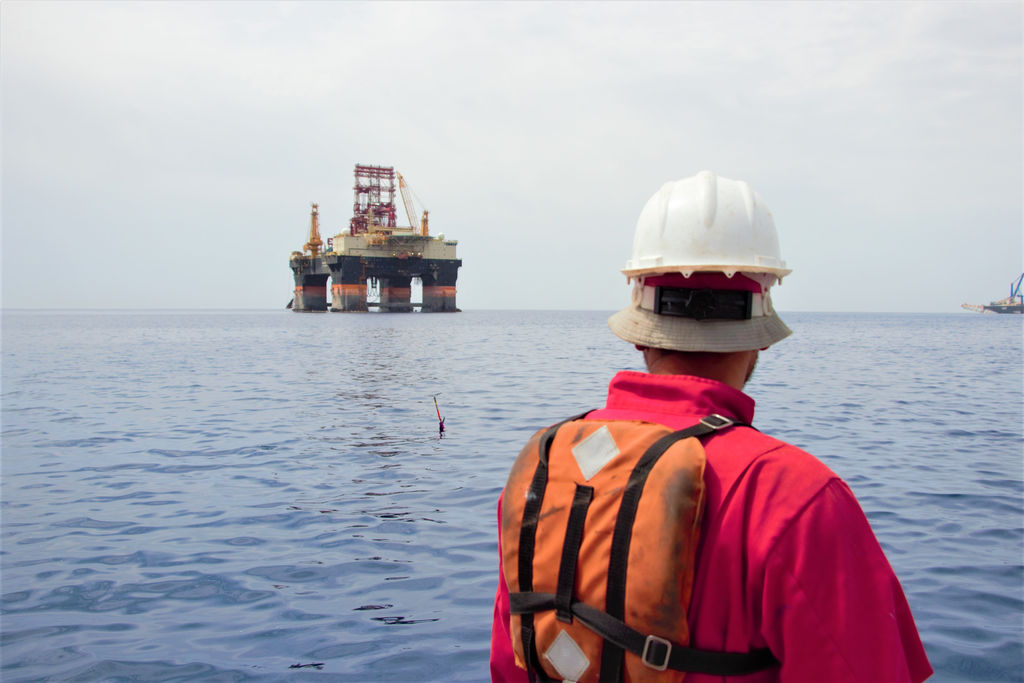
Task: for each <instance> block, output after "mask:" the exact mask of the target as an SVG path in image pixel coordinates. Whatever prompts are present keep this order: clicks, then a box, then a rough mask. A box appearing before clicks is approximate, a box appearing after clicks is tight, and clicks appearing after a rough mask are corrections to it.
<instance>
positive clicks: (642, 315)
mask: <svg viewBox="0 0 1024 683" xmlns="http://www.w3.org/2000/svg"><path fill="white" fill-rule="evenodd" d="M634 299H636V297H634ZM762 301H763V306H764V308H763V310H762V311H760V312H761V313H762V315H757V316H752V317H751V318H750V319H749V320H695V319H693V318H682V317H675V316H668V315H661V314H658V313H655V312H654V311H653V310H647V309H645V308H643V307H642V306H643V302H642V301H636V300H635V301H634V302H633V303H632V304H631V305H629V306H627V307H626V308H624V309H622V310H621V311H619V312H618V313H616V314H615V315H613V316H612V317H610V318H608V327H610V328H611V330H612V332H614V333H615V335H616V336H617V337H619V338H620V339H623V340H625V341H627V342H629V343H631V344H638V345H640V346H647V347H650V348H655V349H671V350H673V351H714V352H717V353H730V352H733V351H751V350H753V349H764V348H767V347H769V346H771V345H772V344H774V343H776V342H779V341H782V340H783V339H785V338H786V337H788V336H789V335H791V334H792V333H793V331H792V330H790V329H789V327H787V326H786V323H784V322H782V319H781V318H779V315H778V313H776V312H775V310H774V309H773V308H772V305H771V299H770V298H769V297H768V295H767V294H765V295H764V297H763V300H762Z"/></svg>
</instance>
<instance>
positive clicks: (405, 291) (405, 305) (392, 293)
mask: <svg viewBox="0 0 1024 683" xmlns="http://www.w3.org/2000/svg"><path fill="white" fill-rule="evenodd" d="M380 310H382V311H387V312H388V313H403V312H411V311H412V278H411V277H410V276H408V275H404V276H403V275H388V276H387V277H386V278H380Z"/></svg>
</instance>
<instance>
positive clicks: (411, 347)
mask: <svg viewBox="0 0 1024 683" xmlns="http://www.w3.org/2000/svg"><path fill="white" fill-rule="evenodd" d="M606 317H607V314H604V313H596V312H571V313H557V312H479V311H469V312H464V313H461V314H457V315H423V314H408V315H381V314H364V315H344V314H296V313H292V312H290V311H272V312H271V311H268V312H254V313H239V312H209V311H205V312H187V313H186V312H181V313H178V312H158V313H138V312H130V313H129V312H85V313H83V312H5V313H4V314H3V318H2V323H3V329H2V332H3V338H2V342H3V344H2V353H3V365H2V372H3V374H2V408H3V412H2V418H3V433H2V448H3V451H2V470H0V474H2V491H0V493H2V507H0V511H2V545H0V570H2V574H0V581H2V585H0V593H2V612H0V618H2V623H0V631H2V636H0V637H2V640H0V643H2V649H0V667H2V668H0V674H2V678H3V680H4V681H5V682H10V683H14V682H15V681H35V680H54V681H64V680H75V681H92V680H104V681H112V680H152V681H192V680H205V681H229V680H230V681H235V680H265V681H278V680H280V681H307V680H339V681H340V680H346V681H384V680H387V681H395V680H418V681H482V680H486V679H487V677H488V670H487V654H488V646H489V629H490V619H491V606H492V599H493V595H494V588H495V579H496V569H497V561H498V558H497V554H496V541H495V526H496V521H495V501H496V499H497V496H498V493H499V491H500V488H501V486H502V485H503V483H504V478H505V476H506V473H507V468H508V466H509V464H510V462H511V460H512V459H513V457H514V456H515V454H516V453H517V452H518V450H519V448H520V446H521V444H522V442H523V441H524V440H525V438H526V437H527V436H528V435H529V434H530V433H532V432H533V431H534V430H535V429H537V428H538V427H540V426H543V425H545V424H548V423H550V422H553V421H555V420H556V419H558V418H562V417H566V416H569V415H572V414H575V413H577V412H579V411H580V410H581V409H585V408H589V407H596V406H599V405H600V404H601V403H602V401H603V399H604V394H605V390H606V383H607V380H608V379H609V378H610V376H611V374H612V372H613V371H614V370H616V369H624V368H632V369H640V365H639V361H640V359H639V354H638V353H636V352H635V351H634V350H633V349H632V348H631V347H630V346H629V345H628V344H625V343H623V342H620V341H619V340H617V339H616V338H615V337H614V336H613V335H612V334H611V333H610V332H609V331H608V329H607V327H606V325H605V318H606ZM784 317H785V319H786V320H787V322H788V323H789V324H790V326H791V327H792V328H793V329H794V331H795V332H796V334H795V335H794V336H793V337H791V338H790V339H787V340H786V341H784V342H782V343H781V344H779V345H778V346H777V347H776V348H774V349H772V350H770V351H769V352H767V353H765V354H762V360H761V363H760V366H759V368H758V371H757V373H756V375H755V377H754V379H753V380H752V382H751V384H750V385H749V387H748V390H749V392H750V393H751V394H752V395H753V396H754V397H755V398H756V399H757V400H758V414H757V419H756V421H755V423H756V424H757V426H758V427H759V428H761V429H762V431H765V432H768V433H771V434H773V435H776V436H778V437H780V438H783V439H786V440H788V441H790V442H792V443H795V444H797V445H799V446H802V447H804V448H806V449H807V450H810V451H811V452H813V453H815V454H816V455H818V456H819V457H820V458H821V459H822V460H824V461H825V462H826V463H827V464H828V465H829V466H830V467H832V468H833V469H834V470H835V471H836V472H838V473H839V474H840V475H841V476H843V477H844V478H845V479H846V480H847V481H848V482H849V483H850V485H851V486H852V488H853V490H854V492H855V493H856V494H857V496H858V498H859V499H860V501H861V504H862V505H863V507H864V508H865V510H866V512H867V514H868V517H869V518H870V519H871V522H872V525H873V527H874V529H875V531H876V533H877V535H878V537H879V539H880V541H881V542H882V545H883V546H884V548H885V550H886V552H887V554H888V557H889V559H890V561H891V563H892V564H893V566H894V568H895V569H896V572H897V574H898V575H899V576H900V578H901V580H902V582H903V585H904V588H905V589H906V592H907V594H908V597H909V600H910V604H911V607H912V609H913V611H914V614H915V616H916V617H917V621H918V625H919V627H920V630H921V634H922V637H923V640H924V642H925V646H926V648H927V650H928V653H929V656H930V658H931V661H932V664H933V666H934V667H935V669H936V676H935V678H934V680H938V681H956V680H959V681H981V680H1018V681H1019V680H1024V678H1022V673H1021V672H1022V671H1024V646H1022V637H1024V636H1022V633H1024V550H1022V549H1024V485H1022V468H1024V453H1022V433H1021V432H1022V400H1021V399H1022V326H1021V322H1022V320H1021V318H1020V317H1009V316H986V315H969V314H951V315H871V314H857V315H841V314H790V315H788V316H784ZM435 395H436V396H437V400H438V403H439V405H440V408H441V412H442V414H444V415H445V416H446V425H447V427H448V430H447V438H445V439H443V440H441V439H439V438H438V434H437V419H436V415H435V409H434V402H433V397H434V396H435ZM296 665H300V666H299V667H296ZM313 665H315V666H313ZM293 667H295V668H293Z"/></svg>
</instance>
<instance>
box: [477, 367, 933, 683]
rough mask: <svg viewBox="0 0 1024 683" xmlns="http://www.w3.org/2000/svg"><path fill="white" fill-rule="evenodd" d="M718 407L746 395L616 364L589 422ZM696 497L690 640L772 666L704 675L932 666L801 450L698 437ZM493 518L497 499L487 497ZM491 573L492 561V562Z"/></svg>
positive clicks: (892, 588) (507, 648) (509, 668)
mask: <svg viewBox="0 0 1024 683" xmlns="http://www.w3.org/2000/svg"><path fill="white" fill-rule="evenodd" d="M712 413H719V414H721V415H725V416H727V417H731V418H733V419H736V420H738V421H741V422H745V423H747V424H750V423H751V422H752V420H753V417H754V401H753V399H751V398H750V397H749V396H747V395H746V394H744V393H743V392H741V391H738V390H736V389H734V388H732V387H730V386H727V385H725V384H722V383H720V382H716V381H714V380H708V379H703V378H699V377H689V376H680V375H650V374H645V373H640V372H620V373H619V374H618V375H616V376H615V378H614V379H613V380H612V383H611V386H610V387H609V390H608V403H607V405H606V406H605V408H603V409H601V410H596V411H594V412H592V413H590V414H589V415H588V416H587V419H594V420H645V421H648V422H655V423H660V424H663V425H665V426H667V427H670V428H672V429H683V428H685V427H689V426H691V425H693V424H695V423H696V422H697V421H699V420H700V418H702V417H704V416H706V415H709V414H712ZM704 448H705V450H706V452H707V466H706V469H705V475H704V476H705V486H706V500H707V507H706V509H705V512H704V520H703V523H702V526H701V538H700V545H699V547H698V550H697V570H696V575H695V579H694V588H693V597H692V599H691V602H690V605H689V613H688V622H689V625H690V631H691V642H690V645H691V647H696V648H700V649H703V650H717V651H731V652H746V651H748V650H752V649H756V648H763V647H768V648H770V649H771V651H772V653H773V654H774V655H775V657H776V658H777V659H778V660H779V661H780V662H781V667H779V668H776V669H771V670H767V671H762V672H759V673H756V674H751V675H749V676H745V677H730V678H728V679H723V677H721V676H709V675H704V674H695V673H690V674H687V675H686V681H687V683H707V682H709V681H721V680H728V681H743V682H744V683H749V682H752V681H758V682H760V681H827V682H830V683H831V682H833V681H864V682H870V683H888V682H890V681H891V682H897V681H910V682H911V683H917V682H918V681H923V680H924V679H926V678H927V677H928V676H930V675H931V673H932V668H931V666H930V665H929V663H928V659H927V657H926V655H925V652H924V647H923V646H922V644H921V639H920V637H919V636H918V634H917V627H916V626H915V624H914V618H913V616H912V615H911V613H910V608H909V606H908V605H907V600H906V598H905V597H904V595H903V589H902V588H901V587H900V584H899V581H898V580H897V578H896V576H895V574H893V571H892V568H891V567H890V566H889V562H888V560H886V558H885V555H884V554H883V552H882V549H881V547H880V546H879V545H878V541H877V540H876V539H875V536H874V533H873V532H872V531H871V527H870V526H869V525H868V520H867V518H866V517H865V516H864V513H863V511H862V510H861V508H860V505H858V503H857V501H856V499H855V498H854V496H853V493H852V492H851V491H850V489H849V487H848V486H847V485H846V483H845V482H843V481H842V480H841V479H839V477H837V476H836V475H835V473H833V472H832V471H831V470H830V469H829V468H828V467H826V466H825V465H824V464H822V463H821V462H820V461H819V460H817V459H816V458H815V457H814V456H812V455H810V454H808V453H806V452H804V451H802V450H800V449H799V448H796V447H794V446H790V445H789V444H786V443H783V442H781V441H779V440H777V439H773V438H771V437H769V436H765V435H764V434H761V433H760V432H758V431H756V430H754V429H748V428H736V427H734V428H732V429H729V430H726V431H724V432H722V433H721V434H717V435H714V436H712V437H709V438H706V439H705V440H704ZM498 506H499V507H498V519H499V524H500V519H501V502H500V500H499V503H498ZM499 572H500V563H499ZM508 624H509V613H508V587H507V586H506V584H505V577H504V575H503V574H499V581H498V591H497V595H496V597H495V605H494V624H493V627H492V634H491V678H492V680H494V681H526V680H527V678H526V672H525V671H524V670H522V669H520V668H518V667H517V666H516V665H515V662H514V660H513V654H512V645H511V640H510V638H509V633H508V628H509V626H508Z"/></svg>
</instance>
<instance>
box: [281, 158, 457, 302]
mask: <svg viewBox="0 0 1024 683" xmlns="http://www.w3.org/2000/svg"><path fill="white" fill-rule="evenodd" d="M396 175H397V180H398V184H397V185H396V184H395V177H396ZM354 189H355V203H354V204H353V207H352V218H351V220H350V221H349V227H348V230H346V231H344V232H341V233H339V234H337V235H335V236H334V237H332V238H328V240H327V250H326V251H324V250H323V242H322V241H321V239H320V216H319V208H318V206H317V205H316V204H313V210H312V212H311V213H310V220H309V241H308V242H306V244H305V245H303V251H293V252H292V255H291V259H290V260H289V266H291V269H292V273H293V274H294V276H295V295H294V297H293V299H292V301H291V302H290V303H289V304H288V307H289V308H292V309H293V310H296V311H326V310H327V278H330V279H331V299H330V310H332V311H345V312H352V311H367V310H369V309H370V308H371V307H376V308H378V309H379V310H381V311H387V312H408V311H412V310H413V309H414V308H419V309H420V310H421V311H422V312H425V313H440V312H455V311H458V310H459V309H458V308H457V307H456V305H455V281H456V279H457V278H458V275H459V272H458V271H459V267H460V266H461V265H462V261H461V260H460V259H458V258H457V257H456V253H455V248H456V245H457V244H458V242H457V241H455V240H448V239H445V237H444V235H438V236H436V237H431V235H430V230H429V225H428V212H427V211H423V213H422V215H420V216H417V214H416V212H415V210H414V204H413V201H412V193H411V190H410V189H409V186H408V184H406V182H405V179H404V178H402V174H401V173H397V174H396V173H395V169H394V168H392V167H390V166H366V165H363V164H357V165H356V168H355V188H354ZM396 190H397V193H398V194H400V195H401V197H402V203H403V204H404V206H405V213H406V215H407V216H408V218H409V226H408V227H400V226H398V225H397V212H396V210H395V195H396ZM413 278H418V279H419V280H420V285H421V289H422V293H423V300H422V301H421V302H413V301H412V280H413ZM368 284H369V289H370V291H377V292H379V296H378V297H377V298H378V299H379V301H377V302H371V301H368V299H367V289H368Z"/></svg>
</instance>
